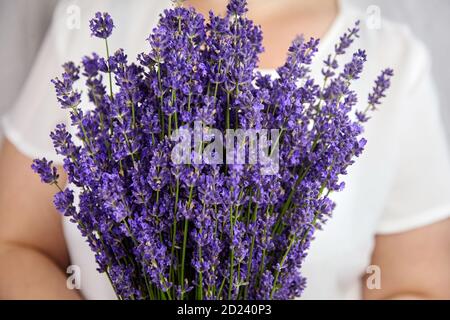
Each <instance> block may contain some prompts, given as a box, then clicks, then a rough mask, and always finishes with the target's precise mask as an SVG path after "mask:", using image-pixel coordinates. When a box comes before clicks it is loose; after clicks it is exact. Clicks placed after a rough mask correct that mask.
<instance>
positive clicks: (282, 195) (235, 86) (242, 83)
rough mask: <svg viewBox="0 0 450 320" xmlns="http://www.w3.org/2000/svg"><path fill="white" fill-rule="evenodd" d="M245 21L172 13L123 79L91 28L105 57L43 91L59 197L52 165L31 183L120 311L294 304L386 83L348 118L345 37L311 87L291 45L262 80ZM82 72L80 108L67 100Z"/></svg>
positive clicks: (307, 55)
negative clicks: (74, 231)
mask: <svg viewBox="0 0 450 320" xmlns="http://www.w3.org/2000/svg"><path fill="white" fill-rule="evenodd" d="M246 12H247V4H246V1H245V0H231V1H230V2H229V4H228V6H227V14H226V16H225V17H220V16H217V15H215V14H214V13H212V12H211V13H210V15H209V19H208V21H205V18H204V17H203V16H202V15H201V14H199V13H197V12H196V11H195V10H194V9H192V8H184V7H182V6H180V5H176V6H174V8H172V9H170V10H166V11H165V12H164V13H163V14H162V15H161V17H160V20H159V23H158V25H157V27H156V28H155V29H154V30H153V32H152V34H151V35H150V37H149V38H148V41H149V43H150V47H151V48H150V50H149V52H148V53H142V54H140V55H139V56H138V59H137V62H136V63H132V62H129V61H128V58H127V56H126V54H125V52H124V51H123V50H122V49H119V50H118V51H116V52H115V53H114V54H112V55H110V51H109V47H108V40H107V39H108V38H109V36H110V35H111V33H112V31H113V28H114V25H113V21H112V19H111V17H110V16H109V15H108V14H107V13H97V14H96V16H95V17H94V18H93V19H92V20H91V23H90V27H91V30H92V35H93V36H95V37H98V38H100V39H103V41H105V44H106V53H107V56H106V57H105V58H103V57H100V56H99V55H97V54H95V53H94V54H92V56H89V57H85V58H83V60H82V69H81V70H82V71H81V70H80V67H78V66H76V65H75V64H74V63H72V62H69V63H66V64H65V65H64V73H63V75H62V78H56V79H55V80H53V84H54V86H55V88H56V93H57V97H58V101H59V103H60V105H61V107H62V108H63V109H68V111H69V112H70V119H71V125H72V126H71V129H70V130H69V129H68V128H66V126H65V125H64V124H60V125H58V126H57V127H56V129H55V130H54V131H53V132H52V133H51V135H50V136H51V139H52V140H53V143H54V147H55V150H56V152H57V153H58V154H59V155H61V156H63V158H64V170H65V172H66V173H67V175H68V181H69V184H68V187H66V188H63V186H62V185H60V184H58V173H57V170H56V168H55V167H54V166H53V164H52V162H51V161H47V160H46V159H45V158H44V159H41V160H35V161H34V162H33V165H32V168H33V169H34V171H36V172H37V173H38V174H39V175H40V176H41V179H42V181H43V182H45V183H49V184H53V185H55V186H56V187H57V188H58V189H59V192H58V193H57V194H56V195H55V198H54V203H55V206H56V208H57V209H58V210H59V211H60V212H61V213H63V214H64V215H65V216H68V217H70V219H71V221H72V222H73V223H76V224H77V225H78V228H79V230H80V232H81V233H82V235H83V236H84V237H85V238H86V240H87V242H88V243H89V245H90V247H91V249H92V251H93V252H94V253H95V257H96V261H97V264H98V271H99V272H101V273H106V275H107V276H108V278H109V280H110V282H111V285H112V286H113V288H114V290H115V292H116V294H117V297H118V298H119V299H164V300H166V299H167V300H171V299H181V300H183V299H229V300H235V299H291V298H294V297H297V296H300V295H301V293H302V291H303V289H304V288H305V285H306V281H305V278H304V277H303V276H302V275H301V272H300V271H301V266H302V262H303V261H304V258H305V257H306V255H307V252H308V248H309V245H310V241H311V240H312V238H313V234H314V231H315V230H316V229H320V228H321V226H322V225H323V223H324V222H325V221H326V220H327V218H329V217H330V215H331V213H332V211H333V208H334V203H333V202H332V201H331V200H330V198H329V196H330V193H331V192H333V191H340V190H342V189H343V188H344V184H343V183H342V182H341V181H340V179H339V178H340V176H341V175H344V174H346V170H347V167H348V166H349V165H351V164H352V163H353V162H354V159H355V157H357V156H359V155H360V154H361V152H362V151H363V148H364V145H365V143H366V141H365V140H364V138H361V134H362V132H363V127H362V124H363V123H364V122H366V121H367V120H368V119H369V111H372V110H374V109H375V108H376V107H377V106H378V105H379V104H380V99H381V98H382V97H384V94H385V90H386V89H387V88H388V87H389V84H390V82H389V79H390V77H391V76H392V74H393V72H392V70H390V69H386V70H384V71H382V72H381V75H380V76H379V77H378V79H377V80H376V82H375V86H374V89H373V93H372V94H370V95H369V99H368V100H369V101H368V106H367V108H366V109H365V110H364V111H359V112H358V111H356V112H355V105H356V104H357V96H356V94H355V92H354V91H352V90H351V88H350V86H351V83H352V81H354V80H356V79H358V78H359V77H360V74H361V72H362V70H363V64H364V62H365V61H366V53H365V52H364V51H362V50H358V51H356V52H355V53H354V54H353V57H352V59H351V61H349V62H348V63H347V64H345V65H344V66H343V68H339V66H338V58H339V56H341V55H343V54H344V53H345V52H346V50H347V49H348V48H349V46H350V45H351V44H352V42H353V40H354V39H355V38H356V37H357V36H358V31H359V24H358V23H356V25H355V26H354V27H353V28H351V29H349V30H348V32H347V33H345V34H344V35H343V36H342V37H341V38H340V41H339V43H338V44H337V45H336V46H335V50H334V52H333V53H332V54H330V55H329V57H328V59H327V60H326V61H324V68H323V79H322V78H321V79H320V81H319V82H320V84H317V83H316V80H315V79H313V78H312V77H311V75H310V69H309V65H310V64H311V62H312V58H313V56H314V54H315V53H316V51H317V47H318V44H319V40H315V39H310V40H309V41H305V40H304V39H303V38H301V37H299V38H297V39H295V40H294V41H293V43H292V46H291V47H290V49H289V52H288V55H287V60H286V63H285V64H284V65H283V66H281V67H280V68H279V69H278V70H277V73H278V75H277V76H276V77H271V76H269V75H262V74H261V73H259V72H258V71H257V67H258V55H259V54H260V53H261V52H262V51H263V48H262V45H261V42H262V33H261V30H260V28H259V27H258V26H255V25H254V24H253V22H252V21H250V20H248V19H247V18H246ZM80 72H81V73H82V76H84V77H85V81H86V82H85V84H86V93H87V96H88V98H89V105H90V107H88V106H86V107H83V108H81V107H80V105H81V97H82V95H81V92H79V91H77V90H76V89H75V88H74V83H75V82H76V81H77V80H79V79H80ZM113 82H114V84H115V85H113ZM225 132H226V135H225V137H223V135H221V133H222V134H223V133H225ZM255 137H256V139H255ZM255 150H256V151H257V152H255ZM225 159H226V161H225ZM75 191H76V192H75Z"/></svg>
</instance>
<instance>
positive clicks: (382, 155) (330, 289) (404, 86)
mask: <svg viewBox="0 0 450 320" xmlns="http://www.w3.org/2000/svg"><path fill="white" fill-rule="evenodd" d="M77 3H78V5H80V6H81V9H82V10H81V12H82V18H83V20H82V22H81V26H82V28H81V29H80V30H76V31H69V30H67V28H66V27H65V21H64V19H65V12H64V10H65V6H66V5H67V4H63V5H60V7H59V9H58V11H57V12H56V13H55V18H54V23H53V26H52V29H51V31H50V33H49V35H48V37H47V39H46V41H45V44H44V45H43V48H42V51H41V54H40V56H39V58H38V60H37V62H36V64H35V67H34V69H33V72H32V73H31V76H30V78H29V81H28V82H27V85H26V87H25V90H24V91H23V94H22V95H21V97H20V99H19V100H18V101H17V104H16V105H15V108H14V109H13V110H12V111H11V112H10V113H9V114H8V115H7V116H6V117H5V119H4V121H3V126H4V129H5V133H6V135H7V137H8V138H9V139H10V141H12V142H13V143H14V144H15V145H16V146H17V148H19V150H21V151H22V152H23V153H24V154H26V155H28V156H29V157H38V156H46V157H48V158H50V159H55V160H58V158H56V157H55V155H54V151H53V149H52V146H51V143H50V139H49V138H48V133H49V131H50V130H52V129H53V126H54V125H55V124H56V123H58V122H67V115H66V114H65V113H64V112H61V111H59V110H58V107H57V104H56V99H55V97H54V93H53V89H52V87H51V85H50V84H49V80H50V79H51V78H52V77H54V76H55V75H58V74H59V73H60V68H59V66H60V65H61V64H62V63H63V62H65V61H66V60H69V59H75V60H76V61H78V60H80V58H81V56H82V55H84V54H87V53H90V52H91V51H98V52H99V53H102V52H103V51H104V48H103V43H102V42H101V41H99V40H98V39H93V38H90V36H89V30H88V28H87V27H86V26H87V21H88V19H89V17H91V16H92V15H93V13H94V11H97V10H102V11H103V10H105V11H108V12H110V13H111V15H112V16H113V18H114V19H115V22H116V25H117V28H116V29H115V30H114V34H113V36H112V39H111V46H112V47H115V48H118V47H123V48H125V49H126V51H127V52H128V53H129V56H130V58H134V57H135V56H136V54H137V53H138V52H140V51H142V50H145V49H146V43H145V41H144V39H145V38H146V37H147V36H148V34H149V33H150V31H151V29H152V27H153V26H154V25H155V23H156V19H157V15H158V13H159V12H160V11H161V10H162V8H163V7H164V6H165V5H167V2H165V1H156V0H153V1H149V0H134V1H111V0H105V1H102V2H95V5H93V4H92V3H93V2H92V1H78V2H77ZM94 7H95V8H94ZM358 19H361V20H362V19H364V13H362V12H359V11H357V10H356V9H353V8H352V7H350V6H349V5H347V4H345V3H341V6H340V13H339V15H338V17H337V18H336V21H335V22H334V24H333V26H332V27H331V29H330V31H329V32H328V34H327V35H326V37H325V38H324V39H323V41H322V43H321V47H320V50H319V54H318V56H317V57H316V65H315V67H314V68H313V71H314V73H316V75H317V77H320V76H321V75H320V68H321V65H322V64H321V61H322V60H324V58H325V57H326V55H327V54H328V53H330V52H331V51H332V50H333V45H334V43H335V42H336V41H337V40H338V37H339V35H341V34H342V33H343V32H344V31H345V29H346V28H348V27H351V26H352V25H353V23H354V22H355V21H356V20H358ZM299 31H300V30H299ZM359 47H360V48H364V49H366V50H367V53H368V60H369V62H368V63H367V65H366V67H365V71H364V73H363V77H362V79H361V80H359V81H358V82H357V83H355V86H354V88H355V89H356V91H357V92H358V94H359V99H360V107H361V108H365V101H366V98H367V94H368V93H369V91H370V89H371V87H372V84H373V80H374V79H375V77H376V76H377V75H378V73H379V71H380V70H381V68H384V67H392V68H394V69H395V77H394V79H393V82H392V87H391V89H390V90H389V92H388V98H387V99H386V100H385V102H384V104H383V105H382V107H381V108H380V110H379V111H378V112H376V114H375V115H374V117H373V119H372V120H371V121H370V122H369V124H368V126H367V129H366V133H365V136H366V138H367V139H368V141H369V143H368V145H367V148H366V151H365V153H364V155H363V156H362V157H361V158H360V159H358V162H357V164H355V165H354V166H353V167H352V168H351V169H350V170H349V174H348V175H347V176H346V177H345V180H346V183H347V188H346V189H345V191H344V192H342V193H339V194H336V195H335V200H336V201H337V204H338V205H337V208H336V211H335V213H334V217H333V219H331V220H330V221H329V223H328V224H327V225H326V226H325V230H324V231H320V232H318V233H317V234H316V239H315V241H314V242H313V244H312V246H311V250H310V254H309V256H308V257H307V260H306V262H305V265H304V268H303V272H304V274H305V275H306V276H307V278H308V287H307V289H306V291H305V293H304V298H307V299H309V298H318V299H327V298H333V299H358V298H360V297H361V288H362V284H361V276H362V275H363V274H364V272H365V270H366V268H367V266H368V265H369V264H370V257H371V253H372V249H373V246H374V236H375V235H376V234H389V233H397V232H403V231H407V230H410V229H413V228H417V227H420V226H424V225H427V224H430V223H433V222H436V221H439V220H441V219H445V218H447V217H449V216H450V199H449V198H448V195H449V194H450V166H449V165H450V162H449V158H448V153H447V150H446V144H445V142H444V134H443V128H442V125H441V123H440V119H439V116H438V101H437V95H436V93H435V90H434V86H433V83H432V81H431V77H430V59H429V56H428V53H427V51H426V49H425V48H424V46H423V45H422V44H421V43H420V42H419V41H418V40H416V38H415V37H414V36H413V35H412V34H411V32H410V31H409V30H408V29H407V28H405V27H403V26H401V25H398V24H394V23H391V22H388V21H385V20H384V21H383V27H382V29H380V30H369V29H366V27H365V24H364V23H362V30H361V37H360V39H359V40H357V41H356V43H355V47H354V49H356V48H359ZM350 55H351V52H349V53H348V55H347V56H346V59H349V57H350ZM344 61H345V59H344ZM319 83H320V80H319ZM64 229H65V234H66V239H67V243H68V247H69V251H70V255H71V258H72V263H73V264H76V265H79V266H80V267H81V270H82V275H81V279H82V291H83V294H84V295H85V296H86V297H87V298H89V299H108V298H114V294H113V292H112V291H111V288H110V287H109V284H108V281H107V280H106V278H105V277H104V276H100V275H98V274H97V272H96V270H95V263H94V258H93V254H92V253H91V252H90V251H89V248H88V246H87V245H86V243H85V242H84V240H83V239H82V238H81V236H80V235H79V233H78V230H77V229H76V227H75V226H74V225H72V224H70V223H68V222H67V221H66V222H65V223H64Z"/></svg>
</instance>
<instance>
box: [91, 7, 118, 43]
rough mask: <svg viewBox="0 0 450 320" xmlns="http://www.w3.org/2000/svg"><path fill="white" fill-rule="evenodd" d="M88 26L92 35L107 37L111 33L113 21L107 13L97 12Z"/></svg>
mask: <svg viewBox="0 0 450 320" xmlns="http://www.w3.org/2000/svg"><path fill="white" fill-rule="evenodd" d="M89 27H90V29H91V35H92V36H94V37H97V38H102V39H107V38H109V37H110V36H111V34H112V30H113V28H114V22H113V20H112V19H111V16H110V15H109V13H106V12H105V13H101V12H97V13H96V14H95V18H93V19H92V20H90V21H89Z"/></svg>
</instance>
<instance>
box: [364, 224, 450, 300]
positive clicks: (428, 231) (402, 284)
mask: <svg viewBox="0 0 450 320" xmlns="http://www.w3.org/2000/svg"><path fill="white" fill-rule="evenodd" d="M372 265H376V266H379V268H380V269H379V270H380V271H381V288H380V289H369V288H368V287H367V285H366V280H365V279H364V281H363V288H364V291H363V292H364V298H365V299H450V219H447V220H444V221H440V222H437V223H434V224H432V225H429V226H425V227H422V228H418V229H415V230H412V231H408V232H404V233H398V234H393V235H380V236H377V237H376V243H375V249H374V253H373V256H372Z"/></svg>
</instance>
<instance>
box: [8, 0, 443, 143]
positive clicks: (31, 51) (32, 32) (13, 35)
mask: <svg viewBox="0 0 450 320" xmlns="http://www.w3.org/2000/svg"><path fill="white" fill-rule="evenodd" d="M57 1H58V0H39V1H36V0H0V30H1V31H0V43H1V44H2V49H1V50H0V70H1V77H0V94H1V99H0V116H1V115H2V114H4V113H5V112H6V111H7V110H8V109H9V108H11V107H12V106H13V105H14V101H15V99H16V98H17V95H18V94H19V93H20V90H21V87H22V85H23V83H24V80H25V79H26V76H27V74H28V72H29V69H30V67H31V66H32V65H33V61H34V57H35V54H36V52H37V51H38V50H39V45H40V43H41V41H42V38H43V36H44V35H45V32H46V30H47V27H48V24H49V23H50V20H51V15H52V10H53V8H54V6H55V5H56V3H57ZM93 1H96V0H93ZM97 1H98V0H97ZM118 1H120V0H118ZM349 1H351V2H352V3H353V4H354V5H356V6H358V7H360V8H362V9H363V10H367V8H369V6H373V5H375V6H377V7H378V8H379V9H380V13H381V19H383V18H384V17H387V18H389V19H391V20H394V21H400V22H402V23H405V24H408V25H409V26H410V28H411V29H412V30H413V32H414V33H415V34H416V35H417V36H418V37H419V38H420V39H421V40H422V41H424V42H425V43H426V44H427V46H428V48H429V50H430V52H431V54H432V58H433V71H434V78H435V81H436V84H437V87H438V89H439V94H440V99H441V113H442V117H443V121H444V123H445V127H446V130H447V141H449V145H450V103H449V101H450V62H449V58H448V53H449V52H450V37H449V36H448V35H447V32H448V30H450V1H448V0H428V1H423V0H396V1H392V0H349ZM368 14H370V12H368ZM381 23H382V20H381ZM381 27H382V25H381ZM386 50H389V48H386ZM0 140H1V132H0Z"/></svg>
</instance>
